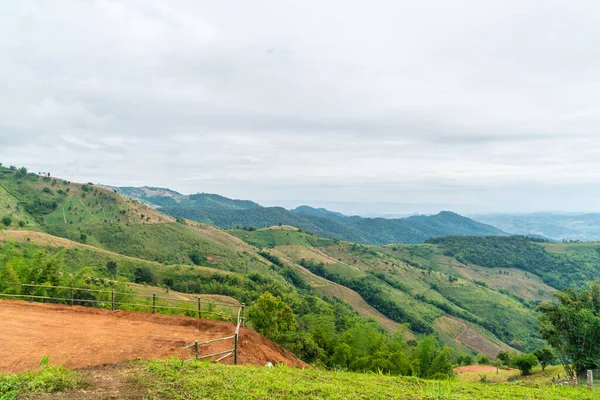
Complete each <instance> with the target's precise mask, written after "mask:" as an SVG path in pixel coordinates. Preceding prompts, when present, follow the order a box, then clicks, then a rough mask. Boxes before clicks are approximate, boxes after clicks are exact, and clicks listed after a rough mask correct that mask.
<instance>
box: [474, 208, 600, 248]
mask: <svg viewBox="0 0 600 400" xmlns="http://www.w3.org/2000/svg"><path fill="white" fill-rule="evenodd" d="M472 218H473V219H474V220H476V221H479V222H482V223H484V224H491V225H494V226H496V227H498V228H499V229H502V230H503V231H505V232H508V233H511V234H517V235H528V236H538V237H543V238H547V239H552V240H559V241H560V240H580V241H584V242H587V241H600V214H554V213H535V214H493V215H475V216H473V217H472Z"/></svg>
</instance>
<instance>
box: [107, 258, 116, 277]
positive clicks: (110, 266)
mask: <svg viewBox="0 0 600 400" xmlns="http://www.w3.org/2000/svg"><path fill="white" fill-rule="evenodd" d="M106 270H107V271H108V274H109V275H110V276H112V277H113V278H114V277H116V276H117V262H116V261H107V262H106Z"/></svg>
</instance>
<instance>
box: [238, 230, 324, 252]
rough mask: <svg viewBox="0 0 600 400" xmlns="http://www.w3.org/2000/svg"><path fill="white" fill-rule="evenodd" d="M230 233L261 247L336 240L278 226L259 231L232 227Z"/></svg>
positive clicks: (322, 242)
mask: <svg viewBox="0 0 600 400" xmlns="http://www.w3.org/2000/svg"><path fill="white" fill-rule="evenodd" d="M229 233H231V234H232V235H234V236H237V237H239V238H240V239H243V240H245V241H246V242H248V243H250V244H253V245H255V246H259V247H275V246H283V245H299V246H310V247H313V246H314V247H320V246H328V245H331V244H333V243H334V242H335V241H334V240H333V239H325V238H321V237H319V236H315V235H312V234H309V233H306V232H301V231H298V230H294V229H283V228H278V227H273V228H270V229H260V230H257V231H245V230H243V229H232V230H230V231H229Z"/></svg>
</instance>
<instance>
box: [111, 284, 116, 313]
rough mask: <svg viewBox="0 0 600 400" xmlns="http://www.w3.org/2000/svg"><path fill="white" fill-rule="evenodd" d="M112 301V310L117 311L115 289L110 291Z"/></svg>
mask: <svg viewBox="0 0 600 400" xmlns="http://www.w3.org/2000/svg"><path fill="white" fill-rule="evenodd" d="M110 302H111V304H112V310H113V311H115V289H111V291H110Z"/></svg>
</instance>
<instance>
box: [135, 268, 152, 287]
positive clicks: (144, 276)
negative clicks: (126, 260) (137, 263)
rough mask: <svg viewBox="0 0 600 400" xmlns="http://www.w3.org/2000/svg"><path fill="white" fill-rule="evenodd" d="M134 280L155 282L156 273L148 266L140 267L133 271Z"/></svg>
mask: <svg viewBox="0 0 600 400" xmlns="http://www.w3.org/2000/svg"><path fill="white" fill-rule="evenodd" d="M133 280H134V282H135V283H147V284H152V283H154V274H153V273H152V271H150V269H148V268H146V267H138V268H136V269H135V271H133Z"/></svg>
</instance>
